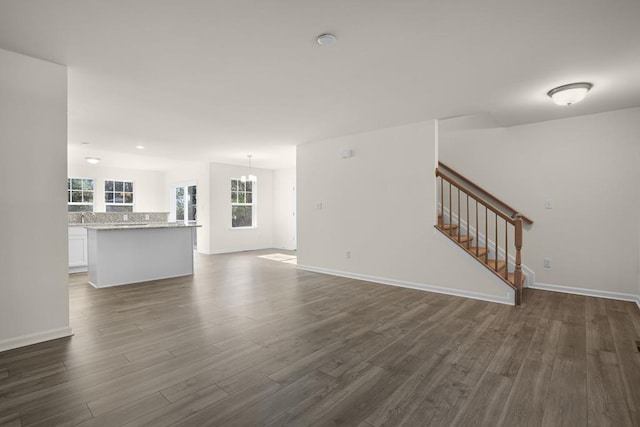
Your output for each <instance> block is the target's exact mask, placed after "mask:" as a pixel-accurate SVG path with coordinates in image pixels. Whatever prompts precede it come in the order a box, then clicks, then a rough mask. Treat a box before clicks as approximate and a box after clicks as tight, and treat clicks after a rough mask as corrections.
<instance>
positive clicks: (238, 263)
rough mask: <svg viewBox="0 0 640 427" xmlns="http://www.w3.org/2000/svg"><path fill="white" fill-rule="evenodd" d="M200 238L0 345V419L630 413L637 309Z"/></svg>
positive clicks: (470, 421)
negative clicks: (321, 267) (423, 279)
mask: <svg viewBox="0 0 640 427" xmlns="http://www.w3.org/2000/svg"><path fill="white" fill-rule="evenodd" d="M273 252H282V251H255V252H244V253H238V254H227V255H214V256H200V255H199V256H197V258H196V274H195V275H194V276H193V277H186V278H178V279H167V280H158V281H153V282H148V283H144V284H138V285H130V286H122V287H115V288H107V289H94V288H92V287H91V286H89V285H88V284H87V283H86V280H87V277H86V275H83V274H76V275H71V276H70V282H71V284H70V286H71V287H70V297H71V304H70V307H71V326H72V327H73V329H74V332H75V336H73V337H71V338H65V339H60V340H55V341H50V342H46V343H42V344H38V345H33V346H30V347H25V348H21V349H16V350H12V351H7V352H4V353H0V425H2V426H45V425H47V426H59V425H65V426H72V425H80V426H89V425H93V426H121V425H126V426H143V425H144V426H168V425H179V426H203V425H212V426H284V425H294V426H312V425H323V426H324V425H346V426H362V427H377V426H397V425H406V426H426V425H434V426H449V425H455V426H470V425H479V426H499V425H503V426H519V425H533V426H537V425H541V426H542V425H544V426H559V425H568V426H606V425H611V426H640V352H638V349H637V348H636V343H635V341H636V340H640V310H638V308H637V307H636V306H635V305H634V304H633V303H627V302H620V301H613V300H605V299H599V298H589V297H582V296H575V295H566V294H559V293H552V292H545V291H536V290H529V289H527V290H525V298H524V302H523V304H522V306H520V307H510V306H504V305H499V304H493V303H487V302H482V301H474V300H468V299H464V298H457V297H452V296H446V295H439V294H435V293H427V292H421V291H416V290H411V289H403V288H395V287H391V286H384V285H377V284H372V283H366V282H362V281H358V280H352V279H346V278H338V277H332V276H327V275H322V274H316V273H310V272H305V271H299V270H297V269H296V267H295V265H291V264H288V263H282V262H277V261H272V260H267V259H262V258H258V257H257V255H263V254H268V253H273Z"/></svg>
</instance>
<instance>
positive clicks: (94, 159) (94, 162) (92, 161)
mask: <svg viewBox="0 0 640 427" xmlns="http://www.w3.org/2000/svg"><path fill="white" fill-rule="evenodd" d="M84 159H85V160H86V161H87V162H88V163H91V164H92V165H95V164H96V163H98V162H100V158H99V157H85V158H84Z"/></svg>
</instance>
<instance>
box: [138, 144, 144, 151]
mask: <svg viewBox="0 0 640 427" xmlns="http://www.w3.org/2000/svg"><path fill="white" fill-rule="evenodd" d="M136 148H137V149H138V150H144V145H136Z"/></svg>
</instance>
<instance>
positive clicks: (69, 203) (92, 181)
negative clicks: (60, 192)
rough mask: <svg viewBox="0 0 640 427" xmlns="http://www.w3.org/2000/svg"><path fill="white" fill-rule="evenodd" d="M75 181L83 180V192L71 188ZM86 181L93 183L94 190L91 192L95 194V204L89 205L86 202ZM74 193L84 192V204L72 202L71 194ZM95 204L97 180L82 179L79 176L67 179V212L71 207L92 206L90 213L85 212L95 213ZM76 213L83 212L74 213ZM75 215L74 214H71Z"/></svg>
mask: <svg viewBox="0 0 640 427" xmlns="http://www.w3.org/2000/svg"><path fill="white" fill-rule="evenodd" d="M73 179H81V180H82V187H83V189H82V190H73V189H72V188H71V182H72V181H71V180H73ZM84 181H91V183H92V187H93V189H92V190H90V191H91V192H92V193H93V202H91V203H87V202H85V201H84V192H85V191H87V190H84ZM72 191H82V193H83V195H82V199H83V201H82V202H72V201H70V199H71V197H70V196H71V192H72ZM95 203H96V180H95V179H93V178H82V177H78V176H74V177H68V178H67V211H69V206H91V210H90V211H85V212H93V211H94V209H95ZM74 212H82V211H74ZM71 213H73V212H71Z"/></svg>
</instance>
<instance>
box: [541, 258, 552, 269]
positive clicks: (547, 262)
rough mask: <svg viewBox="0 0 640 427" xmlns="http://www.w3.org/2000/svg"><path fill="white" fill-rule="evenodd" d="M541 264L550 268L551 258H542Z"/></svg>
mask: <svg viewBox="0 0 640 427" xmlns="http://www.w3.org/2000/svg"><path fill="white" fill-rule="evenodd" d="M542 265H543V266H544V268H551V258H543V259H542Z"/></svg>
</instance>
